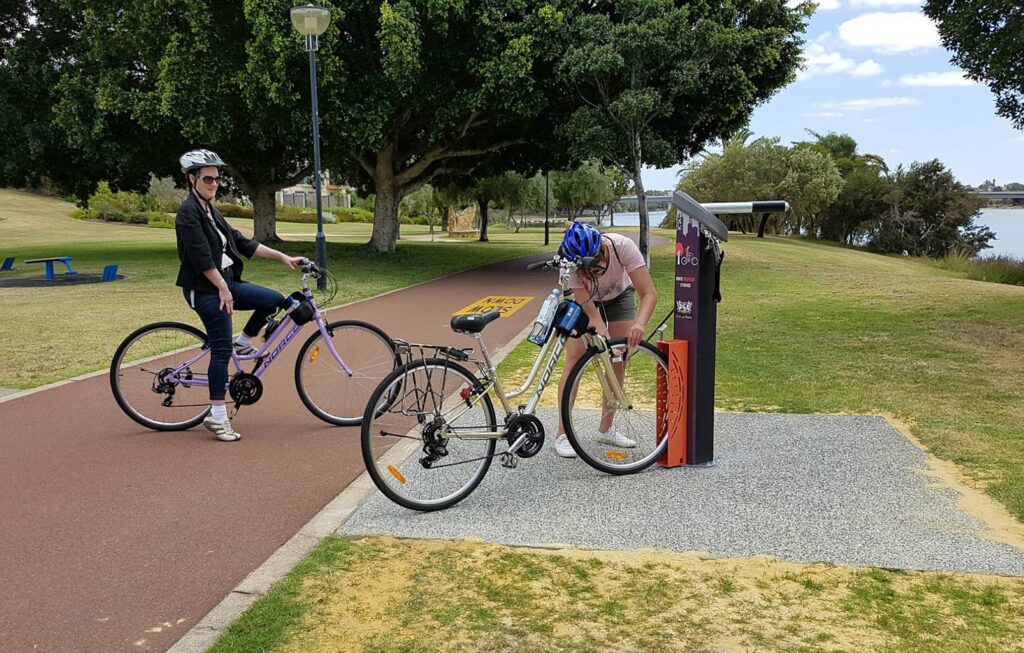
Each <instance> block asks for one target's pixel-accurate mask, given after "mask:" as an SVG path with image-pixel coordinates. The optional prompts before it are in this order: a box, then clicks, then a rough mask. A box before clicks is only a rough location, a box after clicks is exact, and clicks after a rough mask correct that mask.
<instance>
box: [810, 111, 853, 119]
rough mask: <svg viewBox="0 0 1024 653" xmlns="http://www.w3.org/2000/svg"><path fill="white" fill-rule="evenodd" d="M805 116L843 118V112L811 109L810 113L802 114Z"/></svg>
mask: <svg viewBox="0 0 1024 653" xmlns="http://www.w3.org/2000/svg"><path fill="white" fill-rule="evenodd" d="M800 115H802V116H803V117H804V118H842V117H843V114H841V113H839V112H838V111H811V112H809V113H804V114H800Z"/></svg>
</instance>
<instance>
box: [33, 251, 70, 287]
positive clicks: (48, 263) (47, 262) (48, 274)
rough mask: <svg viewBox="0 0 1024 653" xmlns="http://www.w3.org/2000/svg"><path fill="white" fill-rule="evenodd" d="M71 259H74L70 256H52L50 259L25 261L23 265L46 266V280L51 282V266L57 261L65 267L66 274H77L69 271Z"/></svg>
mask: <svg viewBox="0 0 1024 653" xmlns="http://www.w3.org/2000/svg"><path fill="white" fill-rule="evenodd" d="M73 259H74V257H72V256H53V257H51V258H32V259H29V260H27V261H25V263H43V264H44V265H46V278H47V279H49V280H51V281H52V280H53V278H54V276H53V264H54V262H57V261H59V262H61V263H63V264H64V265H65V266H67V268H68V271H67V272H66V274H78V273H77V272H75V271H74V270H72V269H71V263H70V261H72V260H73Z"/></svg>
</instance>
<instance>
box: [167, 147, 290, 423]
mask: <svg viewBox="0 0 1024 653" xmlns="http://www.w3.org/2000/svg"><path fill="white" fill-rule="evenodd" d="M179 163H180V164H181V171H182V172H183V173H185V177H186V181H187V183H188V188H189V194H188V198H187V199H186V200H185V201H184V202H182V203H181V207H180V208H178V216H177V219H176V220H175V223H174V229H175V232H176V233H177V237H178V259H179V260H180V261H181V267H180V268H179V269H178V280H177V285H179V286H181V288H182V291H183V292H184V294H185V301H187V302H188V305H189V306H190V307H192V309H193V310H195V312H196V313H198V314H199V319H201V320H202V321H203V326H205V327H206V335H207V338H208V340H209V346H210V367H209V370H208V372H207V373H208V376H209V380H210V414H209V415H208V416H207V417H206V419H205V420H204V421H203V425H204V426H205V427H206V428H207V429H209V430H210V431H212V432H213V433H214V434H215V435H216V436H217V438H218V439H219V440H223V441H225V442H234V441H235V440H238V439H240V438H241V437H242V436H241V435H240V434H239V433H238V432H237V431H235V430H234V429H232V428H231V422H230V420H229V419H228V414H227V407H226V406H225V405H224V395H225V390H226V387H227V381H228V362H229V361H230V360H231V348H232V342H231V333H232V328H231V315H232V313H234V312H235V309H239V310H243V311H253V314H252V316H251V317H250V318H249V321H248V322H246V324H245V327H244V328H243V329H242V335H241V336H239V337H238V339H237V340H236V341H235V342H234V349H235V351H236V352H238V353H239V354H242V355H247V354H251V353H252V352H253V351H255V349H254V347H253V345H252V339H253V338H255V337H256V336H257V335H258V334H259V331H260V329H261V328H262V327H263V325H264V324H266V321H267V317H269V316H270V315H271V314H273V313H274V312H276V311H277V310H278V309H279V308H285V309H287V308H290V306H291V300H289V299H287V298H285V297H284V296H283V295H282V294H281V293H279V292H277V291H276V290H272V289H270V288H264V287H263V286H258V285H256V284H252V283H247V282H245V281H242V267H243V260H242V257H243V256H244V257H245V258H252V257H253V256H259V257H261V258H270V259H275V260H278V261H281V262H282V263H284V264H285V265H287V266H288V267H290V268H291V269H293V270H294V269H295V266H296V265H298V264H299V263H300V262H301V261H302V257H301V256H288V255H287V254H284V253H282V252H279V251H277V250H276V249H272V248H270V247H267V246H266V245H261V244H260V243H258V242H256V241H255V240H252V239H250V238H246V237H245V236H243V235H242V234H241V233H239V232H238V230H236V229H233V228H232V227H231V225H229V224H228V222H227V220H225V219H224V216H223V215H221V214H220V212H219V211H218V210H217V209H216V207H214V206H213V198H214V197H215V196H216V195H217V189H218V188H219V187H220V184H221V168H223V167H224V165H225V164H224V161H222V160H221V158H220V157H219V156H217V154H216V153H214V152H211V151H210V150H191V151H189V152H186V153H185V154H182V155H181V159H180V160H179Z"/></svg>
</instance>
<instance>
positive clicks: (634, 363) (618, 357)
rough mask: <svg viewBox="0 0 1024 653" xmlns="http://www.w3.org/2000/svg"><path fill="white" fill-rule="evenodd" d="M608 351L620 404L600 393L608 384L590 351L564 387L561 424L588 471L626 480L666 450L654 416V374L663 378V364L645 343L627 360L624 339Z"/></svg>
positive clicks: (611, 395) (593, 351) (665, 364)
mask: <svg viewBox="0 0 1024 653" xmlns="http://www.w3.org/2000/svg"><path fill="white" fill-rule="evenodd" d="M608 345H609V347H610V350H611V351H610V353H611V360H612V368H613V369H614V370H615V373H616V376H618V377H621V380H620V385H621V387H622V393H623V396H624V398H625V401H623V402H619V401H618V400H617V399H616V397H615V396H614V393H611V392H608V391H606V390H605V389H604V386H605V385H608V383H607V381H608V380H607V378H606V377H605V366H604V364H603V362H602V358H601V357H602V353H601V352H598V351H597V349H594V348H590V349H588V350H587V351H586V353H584V354H583V357H582V358H581V359H580V360H579V362H578V363H576V366H575V367H573V369H572V371H571V372H570V373H569V378H568V379H567V381H566V384H565V394H563V395H562V401H561V410H562V423H563V424H564V425H565V434H566V435H567V436H568V437H569V442H570V443H572V446H573V448H574V449H575V450H576V453H578V454H579V456H580V458H582V459H583V460H584V462H586V463H587V464H588V465H590V466H591V467H594V468H595V469H599V470H601V471H602V472H607V473H609V474H632V473H634V472H638V471H640V470H642V469H645V468H647V467H649V466H650V465H651V464H652V463H654V462H655V461H656V460H657V459H658V458H659V457H660V456H661V455H662V454H663V453H664V452H665V447H666V446H668V440H667V439H666V438H661V439H660V441H659V434H660V433H662V429H661V428H660V425H659V423H658V416H657V378H658V374H659V371H660V372H661V373H667V371H668V362H667V360H666V358H665V355H664V354H662V353H661V351H659V350H658V349H657V348H656V347H654V346H653V345H651V344H650V343H647V342H641V343H640V346H639V347H638V348H637V349H635V350H633V351H632V352H630V353H629V356H628V358H625V357H624V356H625V354H626V340H625V339H624V338H619V339H616V340H612V341H610V342H609V343H608ZM663 419H664V418H663Z"/></svg>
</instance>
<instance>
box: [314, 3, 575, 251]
mask: <svg viewBox="0 0 1024 653" xmlns="http://www.w3.org/2000/svg"><path fill="white" fill-rule="evenodd" d="M575 4H576V3H572V2H567V1H565V2H563V1H562V0H486V1H479V2H437V0H383V1H382V0H351V1H348V2H345V3H338V6H340V7H343V11H342V12H340V15H339V16H337V19H336V23H335V25H334V26H333V27H332V29H334V30H337V33H338V38H337V39H335V40H334V41H333V42H332V44H331V45H329V46H325V48H324V50H323V51H322V52H321V55H322V56H323V57H331V58H334V59H335V60H336V61H337V62H338V67H339V70H340V73H339V78H338V80H337V85H336V86H335V87H334V88H332V89H329V90H325V92H324V93H323V95H322V101H323V107H324V110H323V125H324V133H325V135H326V136H325V139H326V138H328V137H329V138H330V141H331V145H330V147H329V148H326V149H325V159H326V160H327V161H328V162H329V163H330V165H331V167H332V169H335V168H337V169H345V170H346V171H348V173H349V176H350V177H351V178H353V179H355V178H361V179H363V180H364V182H365V185H368V186H370V185H372V187H373V189H374V192H375V197H376V204H375V208H374V213H375V215H376V217H375V221H374V229H373V234H372V236H371V240H370V246H371V247H372V248H374V249H377V250H380V251H392V250H394V248H395V241H396V239H397V234H398V219H397V212H396V209H397V206H398V203H399V202H400V201H401V198H402V197H403V196H405V195H407V194H408V193H411V192H413V191H415V190H416V189H417V188H419V187H420V186H422V185H423V184H426V183H428V182H430V181H431V180H433V179H434V178H435V177H438V176H441V177H442V178H444V177H445V176H446V175H447V174H448V173H452V172H459V171H461V172H465V171H467V170H468V169H471V168H473V167H475V166H474V165H473V163H472V161H471V160H473V159H479V158H488V157H494V156H495V155H498V156H499V158H500V157H501V156H502V154H503V151H504V150H506V149H508V148H512V147H514V146H516V145H521V144H525V143H531V144H534V143H536V144H541V143H544V142H545V141H548V142H553V141H554V139H553V138H552V134H553V128H554V126H556V125H557V124H559V122H560V120H562V116H563V115H564V114H567V113H568V101H567V99H566V97H565V93H564V91H563V90H562V89H561V88H560V87H559V86H558V85H557V83H556V82H555V78H554V66H555V64H556V62H557V61H558V60H559V57H560V55H561V52H562V50H563V49H564V47H565V40H566V39H565V33H566V32H565V29H566V19H567V15H568V14H567V12H571V10H572V8H573V7H574V6H575ZM537 149H538V150H539V149H540V148H537ZM485 168H486V170H484V169H485ZM510 168H512V166H500V165H496V164H492V163H487V164H486V165H484V166H483V167H482V168H479V170H481V172H479V173H478V174H477V176H478V177H488V176H491V175H493V174H497V173H500V172H502V171H503V170H504V169H510ZM439 183H442V185H443V184H445V183H447V182H443V181H442V182H439ZM484 233H485V232H483V230H482V233H481V236H482V237H485V235H484Z"/></svg>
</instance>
